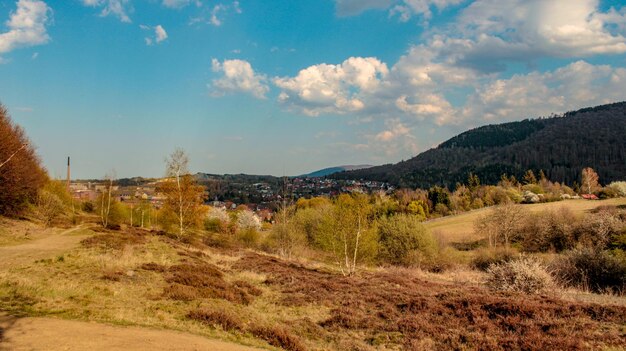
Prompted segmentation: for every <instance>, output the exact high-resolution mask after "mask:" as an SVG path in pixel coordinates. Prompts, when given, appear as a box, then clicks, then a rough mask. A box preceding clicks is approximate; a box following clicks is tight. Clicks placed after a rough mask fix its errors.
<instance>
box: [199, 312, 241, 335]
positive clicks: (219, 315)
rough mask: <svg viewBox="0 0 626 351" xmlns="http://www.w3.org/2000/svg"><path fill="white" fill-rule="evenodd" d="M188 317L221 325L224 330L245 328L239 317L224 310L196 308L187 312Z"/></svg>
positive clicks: (204, 322)
mask: <svg viewBox="0 0 626 351" xmlns="http://www.w3.org/2000/svg"><path fill="white" fill-rule="evenodd" d="M187 318H189V319H193V320H196V321H198V322H200V323H203V324H207V325H211V326H220V327H221V328H222V329H224V330H230V331H242V330H243V329H244V328H245V326H244V323H243V321H242V320H241V319H240V318H239V317H237V316H236V315H234V314H233V313H228V312H226V311H224V310H211V309H207V308H199V309H194V310H191V311H190V312H189V313H187Z"/></svg>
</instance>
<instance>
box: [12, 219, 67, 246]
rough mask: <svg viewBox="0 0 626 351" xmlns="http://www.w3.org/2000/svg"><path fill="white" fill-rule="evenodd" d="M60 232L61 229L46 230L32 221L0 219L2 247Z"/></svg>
mask: <svg viewBox="0 0 626 351" xmlns="http://www.w3.org/2000/svg"><path fill="white" fill-rule="evenodd" d="M60 231H62V229H60V228H46V227H44V226H43V225H41V224H37V223H34V222H30V221H18V220H15V219H9V218H5V217H0V246H10V245H17V244H22V243H26V242H28V241H31V240H36V239H39V238H42V237H46V236H49V235H52V234H54V233H56V232H60Z"/></svg>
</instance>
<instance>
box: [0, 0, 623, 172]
mask: <svg viewBox="0 0 626 351" xmlns="http://www.w3.org/2000/svg"><path fill="white" fill-rule="evenodd" d="M623 100H626V3H625V2H624V0H611V1H609V0H474V1H471V0H316V1H310V0H272V1H267V0H265V1H264V0H239V1H231V0H18V1H15V0H0V103H2V104H3V105H4V106H5V107H6V108H7V109H8V111H9V113H10V115H11V116H12V118H13V120H14V121H15V122H16V123H18V124H19V125H21V126H22V127H24V129H25V130H26V132H27V134H28V135H29V137H30V138H31V140H32V142H33V144H35V145H36V147H37V151H38V153H39V155H40V156H41V158H42V161H43V163H44V165H45V166H46V168H47V169H48V171H49V173H50V175H51V176H53V177H64V175H65V164H66V157H67V156H71V158H72V174H73V177H74V178H81V179H87V178H102V177H103V176H104V175H105V174H107V173H112V172H114V173H115V175H116V176H117V177H132V176H144V177H159V176H163V175H164V172H165V164H164V160H165V158H166V157H167V155H169V154H170V153H171V152H172V151H174V149H175V148H177V147H180V148H183V149H184V150H186V151H187V153H188V154H189V157H190V160H191V162H190V168H191V171H192V172H206V173H217V174H221V173H248V174H271V175H276V176H282V175H298V174H303V173H308V172H310V171H314V170H317V169H320V168H325V167H331V166H337V165H348V164H372V165H378V164H386V163H395V162H398V161H401V160H405V159H409V158H411V157H413V156H415V155H417V154H419V153H420V152H423V151H425V150H428V149H429V148H432V147H436V146H437V145H438V144H439V143H441V142H443V141H445V140H446V139H448V138H450V137H452V136H454V135H456V134H458V133H459V132H462V131H465V130H467V129H469V128H473V127H477V126H480V125H485V124H492V123H502V122H508V121H515V120H522V119H525V118H534V117H540V116H550V115H552V114H561V113H563V112H567V111H571V110H575V109H578V108H582V107H588V106H595V105H600V104H605V103H610V102H617V101H623Z"/></svg>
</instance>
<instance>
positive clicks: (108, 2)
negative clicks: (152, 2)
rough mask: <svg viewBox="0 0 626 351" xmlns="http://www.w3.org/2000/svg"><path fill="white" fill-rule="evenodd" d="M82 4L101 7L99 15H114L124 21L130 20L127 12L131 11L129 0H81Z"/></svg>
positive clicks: (128, 21)
mask: <svg viewBox="0 0 626 351" xmlns="http://www.w3.org/2000/svg"><path fill="white" fill-rule="evenodd" d="M82 2H83V5H85V6H90V7H96V8H101V9H102V10H101V11H100V16H102V17H106V16H109V15H111V16H114V17H117V18H118V19H119V20H120V21H122V22H125V23H130V22H132V21H131V19H130V17H129V15H128V13H129V12H131V11H132V8H131V7H130V1H129V0H82Z"/></svg>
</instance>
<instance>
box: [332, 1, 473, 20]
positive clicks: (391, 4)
mask: <svg viewBox="0 0 626 351" xmlns="http://www.w3.org/2000/svg"><path fill="white" fill-rule="evenodd" d="M464 1H466V0H335V7H336V12H337V15H338V16H341V17H345V16H355V15H358V14H360V13H362V12H364V11H367V10H372V9H377V10H388V11H389V16H390V17H395V16H397V17H398V19H399V20H400V21H401V22H406V21H408V20H409V19H411V18H412V17H413V16H422V17H423V18H424V19H430V18H431V17H432V15H433V13H432V9H433V8H436V9H437V10H439V11H441V10H443V9H445V8H447V7H450V6H454V5H458V4H460V3H462V2H464Z"/></svg>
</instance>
